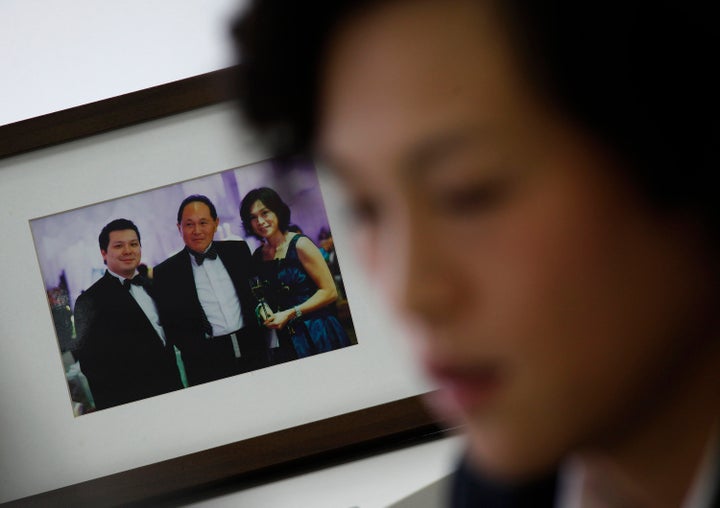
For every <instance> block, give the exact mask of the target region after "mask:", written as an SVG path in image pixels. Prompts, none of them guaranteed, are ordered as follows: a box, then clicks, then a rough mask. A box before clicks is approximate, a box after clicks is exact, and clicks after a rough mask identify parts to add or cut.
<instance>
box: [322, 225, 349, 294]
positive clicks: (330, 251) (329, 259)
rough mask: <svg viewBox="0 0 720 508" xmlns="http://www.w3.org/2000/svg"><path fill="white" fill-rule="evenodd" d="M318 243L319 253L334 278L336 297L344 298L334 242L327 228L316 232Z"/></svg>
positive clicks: (343, 288)
mask: <svg viewBox="0 0 720 508" xmlns="http://www.w3.org/2000/svg"><path fill="white" fill-rule="evenodd" d="M318 245H319V246H320V254H322V257H323V259H324V260H325V262H326V263H327V265H328V268H330V273H331V274H332V276H333V280H335V287H336V288H337V291H338V299H340V300H345V299H347V297H346V296H345V284H343V280H342V275H341V274H340V264H339V263H338V259H337V252H335V242H334V241H333V237H332V233H331V232H330V230H329V229H328V228H322V229H321V230H320V232H319V233H318Z"/></svg>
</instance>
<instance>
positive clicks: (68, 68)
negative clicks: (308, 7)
mask: <svg viewBox="0 0 720 508" xmlns="http://www.w3.org/2000/svg"><path fill="white" fill-rule="evenodd" d="M244 3H245V2H244V1H243V0H182V1H177V0H120V1H109V0H72V1H71V0H2V1H0V69H2V78H1V79H0V125H4V124H7V123H11V122H15V121H18V120H23V119H26V118H32V117H35V116H38V115H42V114H45V113H49V112H52V111H58V110H61V109H66V108H69V107H73V106H78V105H80V104H86V103H88V102H93V101H96V100H100V99H105V98H108V97H113V96H116V95H120V94H123V93H127V92H132V91H136V90H141V89H143V88H147V87H150V86H154V85H158V84H162V83H167V82H170V81H175V80H178V79H182V78H186V77H189V76H194V75H197V74H202V73H204V72H209V71H213V70H216V69H220V68H223V67H227V66H229V65H232V64H233V61H234V54H233V51H232V46H231V44H230V40H229V38H228V23H229V20H230V19H231V17H232V16H234V15H235V14H236V13H237V12H239V10H240V9H241V7H242V5H244Z"/></svg>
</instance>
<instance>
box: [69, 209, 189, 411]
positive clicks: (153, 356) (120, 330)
mask: <svg viewBox="0 0 720 508" xmlns="http://www.w3.org/2000/svg"><path fill="white" fill-rule="evenodd" d="M98 241H99V244H100V254H101V255H102V257H103V260H104V263H105V264H106V265H107V270H106V271H105V274H104V275H103V277H102V278H100V279H99V280H98V281H97V282H95V283H94V284H93V285H92V286H90V288H88V290H87V291H85V292H84V293H82V294H81V295H80V296H79V297H78V299H77V302H76V303H75V326H76V330H77V335H78V339H79V344H80V345H79V348H78V353H77V355H78V358H79V360H80V368H81V370H82V372H83V374H85V377H87V379H88V383H89V385H90V390H91V392H92V396H93V399H94V402H95V407H96V409H105V408H108V407H112V406H117V405H120V404H125V403H127V402H132V401H135V400H139V399H144V398H146V397H152V396H154V395H159V394H162V393H166V392H169V391H172V390H177V389H179V388H182V383H181V381H180V373H179V371H178V368H177V363H176V359H175V352H174V349H173V348H172V347H171V346H169V345H168V344H167V341H166V337H165V332H164V330H163V328H162V327H161V326H160V322H159V316H158V311H157V308H156V306H155V302H154V300H153V297H152V295H153V291H152V287H151V285H150V281H149V280H148V279H146V278H145V277H143V276H141V275H139V274H138V273H137V267H138V265H139V264H140V257H141V246H140V232H139V231H138V228H137V226H135V224H133V222H132V221H129V220H127V219H116V220H114V221H112V222H110V223H109V224H107V225H106V226H105V227H104V228H103V229H102V231H101V232H100V236H99V238H98Z"/></svg>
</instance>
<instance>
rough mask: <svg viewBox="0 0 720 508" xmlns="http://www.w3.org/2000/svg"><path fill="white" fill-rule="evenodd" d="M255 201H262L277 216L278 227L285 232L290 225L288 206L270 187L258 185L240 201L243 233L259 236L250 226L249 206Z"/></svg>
mask: <svg viewBox="0 0 720 508" xmlns="http://www.w3.org/2000/svg"><path fill="white" fill-rule="evenodd" d="M256 201H260V202H262V204H263V205H265V206H266V207H267V208H268V209H269V210H270V211H272V212H274V213H275V215H277V218H278V227H279V228H280V231H282V232H283V233H287V231H288V227H289V226H290V207H289V206H288V205H287V204H286V203H285V201H283V200H282V198H281V197H280V195H279V194H278V193H277V192H275V191H274V190H273V189H271V188H270V187H260V188H258V189H253V190H251V191H250V192H248V193H247V194H246V195H245V197H244V198H243V200H242V203H240V219H241V220H242V225H243V228H244V229H245V233H247V234H248V235H250V236H254V237H255V238H260V236H259V235H258V234H257V233H255V231H254V230H253V228H252V217H250V208H252V205H254V204H255V202H256Z"/></svg>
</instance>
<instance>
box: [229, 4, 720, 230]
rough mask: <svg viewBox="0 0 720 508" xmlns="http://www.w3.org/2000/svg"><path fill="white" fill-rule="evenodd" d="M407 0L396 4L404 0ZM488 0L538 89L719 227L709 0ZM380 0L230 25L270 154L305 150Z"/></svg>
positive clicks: (245, 105)
mask: <svg viewBox="0 0 720 508" xmlns="http://www.w3.org/2000/svg"><path fill="white" fill-rule="evenodd" d="M398 1H399V0H398ZM478 1H492V3H493V4H494V5H496V6H497V7H498V12H499V13H500V15H501V18H500V19H501V20H503V21H504V22H505V24H506V25H507V27H508V30H509V33H510V34H511V40H512V41H513V42H514V43H515V44H516V46H517V48H516V49H517V54H518V57H519V61H520V62H521V63H522V64H523V67H524V70H525V72H526V77H527V79H528V80H530V81H532V83H533V85H535V88H536V89H537V90H538V91H539V92H540V93H543V94H545V96H546V97H549V98H550V99H551V100H552V101H553V102H554V103H555V104H557V105H558V106H559V109H560V111H561V112H562V113H563V114H565V115H566V116H567V117H568V119H570V120H571V121H573V122H575V123H576V124H577V125H579V126H581V127H582V128H584V129H586V130H587V131H588V132H589V133H590V134H592V135H593V136H595V137H596V138H597V139H598V140H599V141H600V142H602V143H604V144H605V145H606V146H607V147H609V148H610V149H611V150H612V151H614V152H615V153H616V154H617V155H619V156H620V157H621V158H622V159H624V160H625V161H626V162H627V163H628V164H627V165H626V166H623V167H624V168H626V169H625V170H626V171H629V172H630V175H629V176H631V178H632V179H633V180H634V181H635V182H636V183H637V184H639V187H640V188H641V189H643V190H644V192H645V194H646V195H647V196H648V197H649V198H650V199H651V200H652V201H653V202H654V203H655V204H657V205H659V206H662V207H669V208H672V207H685V208H688V209H691V210H692V211H693V212H697V213H699V215H700V216H702V217H703V218H704V219H705V220H708V221H709V222H710V224H711V226H712V227H713V228H716V227H717V226H718V225H720V220H719V218H720V211H719V210H720V199H717V198H716V196H715V192H714V185H713V183H714V176H715V175H714V173H715V172H716V171H717V168H718V166H720V153H719V150H718V144H719V143H720V128H719V125H720V111H719V109H720V108H718V104H719V101H718V96H719V94H720V80H719V79H718V77H717V75H716V74H718V73H716V72H715V64H714V62H715V61H716V60H717V54H718V49H719V44H718V40H719V37H720V30H718V28H717V23H716V19H717V17H716V16H715V15H714V8H715V6H714V4H713V3H712V2H706V1H701V0H688V1H685V2H677V1H668V0H658V1H657V2H652V3H647V2H641V1H640V0H587V1H577V0H478ZM376 3H378V2H377V0H345V1H343V0H334V1H331V2H324V1H316V2H312V1H311V2H310V4H308V2H285V1H281V0H254V1H253V2H252V3H251V5H250V7H249V9H247V10H246V11H245V13H244V15H243V16H242V18H240V19H239V20H238V21H237V22H236V23H235V26H234V30H233V31H234V36H235V39H236V41H237V46H238V49H239V55H240V65H239V66H238V75H237V85H238V92H239V99H240V105H241V109H242V111H243V113H244V116H245V118H246V119H247V120H248V121H249V123H250V124H251V125H252V126H253V127H255V128H256V129H257V130H258V132H259V133H260V134H261V135H264V136H265V139H266V140H267V142H268V144H269V145H270V147H271V149H272V150H273V151H274V153H278V154H291V153H309V152H310V150H311V147H312V143H313V139H314V137H315V134H316V129H317V127H318V126H317V118H316V113H317V104H318V93H319V80H320V77H321V75H322V64H323V59H324V56H325V55H324V54H325V52H326V51H327V49H328V46H329V44H330V40H331V38H332V36H333V34H334V32H335V31H336V30H337V29H338V26H339V25H340V24H341V23H343V22H344V21H345V20H347V19H349V18H350V17H351V16H352V15H353V14H354V13H356V12H357V11H358V10H360V9H366V8H369V7H372V6H373V5H375V4H376Z"/></svg>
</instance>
